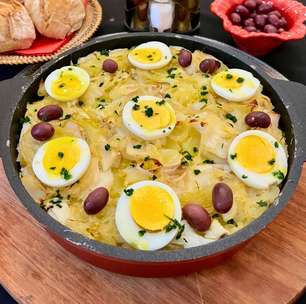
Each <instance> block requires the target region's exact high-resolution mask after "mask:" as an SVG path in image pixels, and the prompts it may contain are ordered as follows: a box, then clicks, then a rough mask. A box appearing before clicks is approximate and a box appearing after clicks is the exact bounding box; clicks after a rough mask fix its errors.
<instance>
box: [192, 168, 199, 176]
mask: <svg viewBox="0 0 306 304" xmlns="http://www.w3.org/2000/svg"><path fill="white" fill-rule="evenodd" d="M193 173H194V174H195V175H199V174H200V173H201V170H199V169H194V170H193Z"/></svg>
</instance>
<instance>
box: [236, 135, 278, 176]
mask: <svg viewBox="0 0 306 304" xmlns="http://www.w3.org/2000/svg"><path fill="white" fill-rule="evenodd" d="M236 157H237V161H238V162H239V163H240V164H241V166H242V167H243V168H245V169H247V170H250V171H252V172H256V173H267V172H270V171H271V170H272V169H273V165H274V163H275V150H274V148H273V147H272V145H271V144H270V143H269V142H268V141H267V140H266V139H264V138H262V137H259V136H256V135H250V136H246V137H244V138H242V139H241V140H240V141H239V143H238V145H237V146H236Z"/></svg>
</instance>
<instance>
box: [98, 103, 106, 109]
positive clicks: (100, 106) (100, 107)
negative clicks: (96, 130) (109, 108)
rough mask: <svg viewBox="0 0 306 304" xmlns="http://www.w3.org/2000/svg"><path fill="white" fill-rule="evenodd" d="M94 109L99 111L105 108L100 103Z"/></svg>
mask: <svg viewBox="0 0 306 304" xmlns="http://www.w3.org/2000/svg"><path fill="white" fill-rule="evenodd" d="M96 108H97V109H99V110H103V109H104V108H105V106H104V105H103V104H102V103H99V104H98V105H97V107H96Z"/></svg>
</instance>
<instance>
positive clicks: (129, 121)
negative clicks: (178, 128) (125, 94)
mask: <svg viewBox="0 0 306 304" xmlns="http://www.w3.org/2000/svg"><path fill="white" fill-rule="evenodd" d="M147 100H154V101H155V102H158V101H161V100H162V99H161V98H158V97H155V96H139V98H138V103H139V102H141V101H147ZM135 104H136V103H135V101H133V100H130V101H129V102H128V103H127V104H126V105H125V106H124V108H123V112H122V119H123V123H124V125H125V127H126V128H127V129H128V130H129V131H130V132H131V133H133V134H135V135H136V136H138V137H140V138H142V139H144V140H154V139H158V138H162V137H166V136H168V135H169V134H170V133H171V132H172V131H173V130H174V128H175V124H176V121H174V122H173V123H172V124H170V125H168V126H167V127H165V128H161V129H158V130H146V129H145V128H143V127H141V126H140V125H139V124H138V122H137V121H135V120H134V118H133V116H132V112H133V107H134V105H135ZM165 106H167V107H169V108H170V111H173V112H174V110H173V109H172V107H171V105H170V104H169V103H167V102H165Z"/></svg>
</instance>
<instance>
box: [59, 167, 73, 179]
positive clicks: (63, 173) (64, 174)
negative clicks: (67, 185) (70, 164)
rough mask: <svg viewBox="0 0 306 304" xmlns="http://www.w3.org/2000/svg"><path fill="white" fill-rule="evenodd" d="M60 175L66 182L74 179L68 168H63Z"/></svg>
mask: <svg viewBox="0 0 306 304" xmlns="http://www.w3.org/2000/svg"><path fill="white" fill-rule="evenodd" d="M60 174H61V176H62V177H63V178H64V180H69V179H71V178H72V175H71V174H70V173H69V171H68V170H67V169H66V168H62V170H61V173H60Z"/></svg>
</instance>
